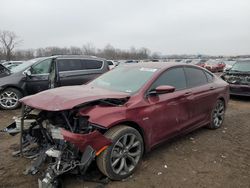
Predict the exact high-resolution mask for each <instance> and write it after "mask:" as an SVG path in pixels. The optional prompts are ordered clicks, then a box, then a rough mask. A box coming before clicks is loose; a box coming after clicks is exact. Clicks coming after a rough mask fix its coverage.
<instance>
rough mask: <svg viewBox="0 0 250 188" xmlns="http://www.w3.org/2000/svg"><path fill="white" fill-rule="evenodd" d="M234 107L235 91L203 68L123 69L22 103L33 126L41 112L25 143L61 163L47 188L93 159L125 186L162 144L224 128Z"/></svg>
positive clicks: (168, 65) (176, 65)
mask: <svg viewBox="0 0 250 188" xmlns="http://www.w3.org/2000/svg"><path fill="white" fill-rule="evenodd" d="M228 100H229V86H228V83H226V82H225V81H223V80H222V79H220V78H217V77H216V76H214V75H213V74H211V73H210V72H208V71H207V70H205V69H203V68H200V67H198V66H194V65H187V64H180V63H142V64H140V63H138V64H133V65H124V66H120V67H118V68H116V69H114V70H112V71H110V72H108V73H105V74H103V75H102V76H100V77H98V78H97V79H95V80H94V81H92V82H90V83H89V84H87V85H81V86H69V87H61V88H56V89H51V90H47V91H44V92H41V93H38V94H35V95H33V96H28V97H25V98H23V99H22V100H21V102H22V103H23V104H24V105H25V106H28V108H25V109H26V111H25V110H24V117H25V118H26V119H27V118H29V115H28V114H29V113H31V112H32V111H33V110H34V109H35V110H36V113H35V114H36V115H34V114H32V116H31V117H30V118H35V119H36V121H35V122H34V123H33V124H32V126H31V127H30V128H29V129H27V130H25V129H24V131H23V140H27V138H26V137H25V136H27V135H28V136H29V139H30V137H36V139H35V140H36V141H37V142H39V145H40V146H43V147H41V148H42V149H43V150H44V148H46V147H47V148H48V145H49V144H50V145H51V147H52V146H53V151H51V149H50V150H47V151H46V150H45V151H46V152H45V153H46V154H47V155H48V156H49V157H53V158H55V160H54V161H55V162H54V163H53V164H50V166H49V167H48V171H47V173H46V175H45V177H44V179H43V180H42V181H41V183H42V184H48V183H51V184H53V183H54V182H55V179H56V178H58V176H60V175H61V174H62V173H64V172H66V171H67V172H71V171H74V173H76V172H78V173H81V174H83V173H84V172H85V170H86V168H87V167H88V165H89V164H90V163H91V161H92V160H94V159H96V161H97V166H98V168H99V169H100V171H101V172H102V173H103V174H104V175H106V176H107V177H109V178H110V179H113V180H121V179H124V178H126V177H128V176H130V175H131V174H132V173H133V172H134V171H135V169H136V167H137V165H138V163H139V161H140V160H141V157H142V155H143V153H145V152H148V151H150V150H151V149H152V148H154V147H155V146H157V145H158V144H160V143H162V142H164V141H166V140H169V139H170V138H173V137H175V136H177V135H180V134H186V133H188V132H190V131H192V130H194V129H197V128H199V127H204V126H205V127H208V128H211V129H217V128H219V127H220V126H221V125H222V123H223V120H224V113H225V109H226V106H227V103H228ZM27 109H28V111H27ZM36 124H38V125H36ZM35 128H36V129H35ZM30 129H32V130H33V131H31V130H30ZM36 131H37V132H38V133H39V132H41V134H38V133H37V134H35V132H36ZM41 135H42V136H41ZM33 141H34V140H33ZM62 141H63V142H62ZM42 149H41V151H43V150H42Z"/></svg>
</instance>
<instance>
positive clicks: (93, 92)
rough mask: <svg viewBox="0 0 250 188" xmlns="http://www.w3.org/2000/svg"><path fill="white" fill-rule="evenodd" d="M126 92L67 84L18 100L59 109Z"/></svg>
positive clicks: (121, 94) (50, 109) (51, 109)
mask: <svg viewBox="0 0 250 188" xmlns="http://www.w3.org/2000/svg"><path fill="white" fill-rule="evenodd" d="M127 96H128V94H126V93H121V92H115V91H109V90H105V89H101V88H93V87H91V86H89V85H81V86H67V87H59V88H55V89H49V90H46V91H43V92H40V93H37V94H35V95H30V96H27V97H24V98H22V99H21V100H20V101H21V102H22V103H24V104H26V105H28V106H32V107H34V108H37V109H41V110H47V111H61V110H67V109H72V108H73V107H75V106H77V105H79V104H83V103H86V102H90V101H95V100H98V99H105V98H125V97H127Z"/></svg>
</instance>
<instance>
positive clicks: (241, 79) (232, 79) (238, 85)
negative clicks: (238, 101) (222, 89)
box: [221, 73, 250, 96]
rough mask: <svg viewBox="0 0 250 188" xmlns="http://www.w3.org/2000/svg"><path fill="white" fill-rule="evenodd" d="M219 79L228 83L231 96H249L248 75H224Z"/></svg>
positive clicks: (249, 78) (249, 83) (249, 80)
mask: <svg viewBox="0 0 250 188" xmlns="http://www.w3.org/2000/svg"><path fill="white" fill-rule="evenodd" d="M221 78H222V79H223V80H225V81H226V82H228V83H229V85H230V94H231V95H241V96H250V74H249V73H248V74H246V73H225V74H223V75H222V76H221Z"/></svg>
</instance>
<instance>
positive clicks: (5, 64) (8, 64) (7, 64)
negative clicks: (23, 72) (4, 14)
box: [2, 61, 24, 67]
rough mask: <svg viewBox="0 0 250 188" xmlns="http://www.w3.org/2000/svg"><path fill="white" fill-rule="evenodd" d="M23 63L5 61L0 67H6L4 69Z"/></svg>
mask: <svg viewBox="0 0 250 188" xmlns="http://www.w3.org/2000/svg"><path fill="white" fill-rule="evenodd" d="M23 62H24V61H5V62H3V63H2V65H4V66H6V67H8V66H10V65H16V66H17V65H20V64H22V63H23Z"/></svg>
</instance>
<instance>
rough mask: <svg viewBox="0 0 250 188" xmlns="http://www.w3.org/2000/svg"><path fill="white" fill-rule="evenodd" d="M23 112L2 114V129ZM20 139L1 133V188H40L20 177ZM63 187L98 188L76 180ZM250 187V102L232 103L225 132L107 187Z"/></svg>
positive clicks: (179, 146)
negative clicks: (17, 155)
mask: <svg viewBox="0 0 250 188" xmlns="http://www.w3.org/2000/svg"><path fill="white" fill-rule="evenodd" d="M18 114H19V111H18V110H17V111H11V112H10V111H0V129H1V128H3V127H5V126H6V125H8V123H10V122H11V121H12V117H13V116H14V115H18ZM17 143H18V137H11V136H9V135H6V134H3V133H0V187H23V188H24V187H25V188H27V187H36V186H37V177H38V176H25V175H23V174H22V172H23V170H24V169H25V166H26V165H27V164H29V163H30V161H29V160H27V159H20V158H14V157H12V156H11V153H12V151H13V148H16V147H17V146H18V145H17ZM64 182H65V187H97V186H98V184H97V183H88V182H87V183H86V182H83V181H82V180H79V179H76V178H74V177H70V178H67V179H66V180H65V181H64ZM118 186H119V187H120V188H125V187H138V188H141V187H151V188H154V187H250V99H247V98H233V99H232V100H230V103H229V108H228V110H227V113H226V118H225V122H224V125H223V127H222V128H220V129H218V130H215V131H212V130H208V129H200V130H197V131H195V132H193V133H191V134H188V135H186V136H184V137H182V138H178V139H175V140H173V141H171V142H168V143H165V144H163V145H162V146H160V147H159V148H157V149H155V150H154V151H152V152H151V153H149V154H147V155H146V156H144V158H143V161H142V163H141V164H140V166H139V167H138V169H137V171H136V173H135V174H134V175H133V176H131V177H130V178H128V179H127V180H125V181H122V182H110V183H109V184H108V185H107V187H108V188H114V187H118Z"/></svg>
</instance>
